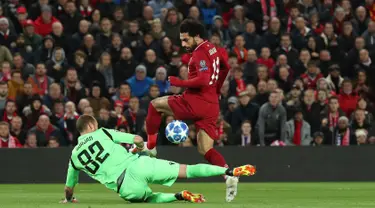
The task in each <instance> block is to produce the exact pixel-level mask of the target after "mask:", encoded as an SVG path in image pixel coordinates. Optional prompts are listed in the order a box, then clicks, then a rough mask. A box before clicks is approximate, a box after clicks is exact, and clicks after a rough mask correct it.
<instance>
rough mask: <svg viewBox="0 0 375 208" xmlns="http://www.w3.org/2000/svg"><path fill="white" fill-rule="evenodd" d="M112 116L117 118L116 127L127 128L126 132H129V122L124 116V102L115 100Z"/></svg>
mask: <svg viewBox="0 0 375 208" xmlns="http://www.w3.org/2000/svg"><path fill="white" fill-rule="evenodd" d="M111 117H112V118H113V119H115V120H116V124H115V128H116V129H120V128H124V129H126V132H129V131H130V129H129V122H128V121H127V120H126V118H125V116H124V104H123V103H122V102H121V101H115V104H114V111H112V112H111Z"/></svg>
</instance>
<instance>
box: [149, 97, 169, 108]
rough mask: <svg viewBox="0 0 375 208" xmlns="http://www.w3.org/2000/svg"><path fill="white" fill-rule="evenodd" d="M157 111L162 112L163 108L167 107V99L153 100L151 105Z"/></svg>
mask: <svg viewBox="0 0 375 208" xmlns="http://www.w3.org/2000/svg"><path fill="white" fill-rule="evenodd" d="M150 104H151V105H152V106H153V107H154V108H155V109H156V110H157V111H160V110H161V109H162V108H163V106H165V105H166V101H165V99H162V98H156V99H153V100H151V103H150Z"/></svg>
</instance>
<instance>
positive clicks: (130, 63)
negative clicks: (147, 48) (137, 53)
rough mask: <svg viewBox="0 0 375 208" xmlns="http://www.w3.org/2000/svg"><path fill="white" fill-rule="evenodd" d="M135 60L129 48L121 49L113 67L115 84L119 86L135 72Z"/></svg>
mask: <svg viewBox="0 0 375 208" xmlns="http://www.w3.org/2000/svg"><path fill="white" fill-rule="evenodd" d="M136 66H137V62H136V61H135V60H134V58H133V54H132V52H131V50H130V48H127V47H125V48H123V49H121V56H120V60H119V61H118V62H117V63H116V64H115V67H114V71H113V73H114V79H115V86H119V85H120V84H121V83H122V82H123V81H124V80H127V79H129V78H130V77H131V76H133V75H134V73H135V68H136Z"/></svg>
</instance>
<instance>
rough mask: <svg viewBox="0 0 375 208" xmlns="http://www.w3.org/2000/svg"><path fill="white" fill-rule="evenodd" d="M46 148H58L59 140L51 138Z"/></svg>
mask: <svg viewBox="0 0 375 208" xmlns="http://www.w3.org/2000/svg"><path fill="white" fill-rule="evenodd" d="M47 147H49V148H58V147H60V143H59V139H58V138H56V137H53V136H51V137H50V139H49V140H48V144H47Z"/></svg>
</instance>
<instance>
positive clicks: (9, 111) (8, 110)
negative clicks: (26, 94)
mask: <svg viewBox="0 0 375 208" xmlns="http://www.w3.org/2000/svg"><path fill="white" fill-rule="evenodd" d="M0 116H1V117H0V121H5V122H7V123H10V122H11V121H12V119H13V118H14V117H16V116H17V106H16V103H15V102H14V100H7V101H6V103H5V108H4V110H1V111H0Z"/></svg>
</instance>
